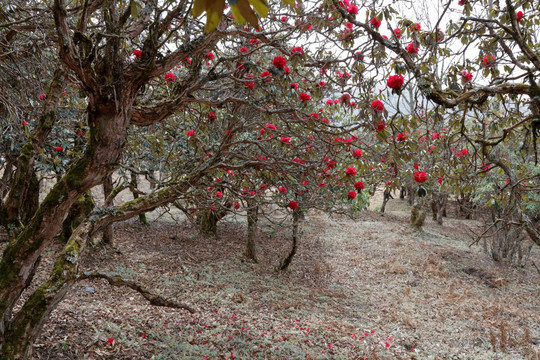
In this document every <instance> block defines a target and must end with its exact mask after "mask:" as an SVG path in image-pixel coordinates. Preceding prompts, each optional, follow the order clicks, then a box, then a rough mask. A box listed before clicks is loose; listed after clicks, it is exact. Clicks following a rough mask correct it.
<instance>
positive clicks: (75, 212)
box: [60, 191, 96, 242]
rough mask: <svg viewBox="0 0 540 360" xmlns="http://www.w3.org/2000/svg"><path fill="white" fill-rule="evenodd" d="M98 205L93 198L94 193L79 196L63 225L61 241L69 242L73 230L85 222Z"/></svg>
mask: <svg viewBox="0 0 540 360" xmlns="http://www.w3.org/2000/svg"><path fill="white" fill-rule="evenodd" d="M95 206H96V203H95V202H94V198H93V197H92V193H91V192H90V191H87V192H86V193H84V194H82V195H81V196H79V198H78V199H77V201H75V203H74V204H73V205H72V206H71V208H70V209H69V212H68V215H67V217H66V218H65V220H64V222H63V223H62V233H61V234H60V241H62V242H67V241H68V240H69V238H70V237H71V235H72V234H73V230H75V229H76V228H77V227H78V226H79V225H80V224H81V223H82V222H83V221H84V219H86V216H88V214H90V212H91V211H92V210H94V207H95Z"/></svg>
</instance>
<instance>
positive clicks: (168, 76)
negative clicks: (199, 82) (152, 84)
mask: <svg viewBox="0 0 540 360" xmlns="http://www.w3.org/2000/svg"><path fill="white" fill-rule="evenodd" d="M165 81H166V82H167V83H168V82H171V81H176V75H174V74H173V73H172V72H171V71H169V72H168V73H166V74H165Z"/></svg>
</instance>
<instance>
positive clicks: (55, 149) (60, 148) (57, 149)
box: [53, 146, 64, 152]
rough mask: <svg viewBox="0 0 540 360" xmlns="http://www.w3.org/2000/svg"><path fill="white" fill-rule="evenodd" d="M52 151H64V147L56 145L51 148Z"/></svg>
mask: <svg viewBox="0 0 540 360" xmlns="http://www.w3.org/2000/svg"><path fill="white" fill-rule="evenodd" d="M53 151H56V152H62V151H64V148H63V147H61V146H57V147H55V148H54V149H53Z"/></svg>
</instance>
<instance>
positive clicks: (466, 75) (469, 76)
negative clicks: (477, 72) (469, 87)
mask: <svg viewBox="0 0 540 360" xmlns="http://www.w3.org/2000/svg"><path fill="white" fill-rule="evenodd" d="M461 75H463V78H464V79H465V81H467V82H469V81H471V80H472V79H473V74H471V73H470V72H467V71H466V70H463V71H462V72H461Z"/></svg>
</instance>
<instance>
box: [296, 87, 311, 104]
mask: <svg viewBox="0 0 540 360" xmlns="http://www.w3.org/2000/svg"><path fill="white" fill-rule="evenodd" d="M297 86H298V85H297ZM298 99H299V100H300V101H309V100H310V99H311V96H310V95H309V94H306V93H305V92H303V93H300V95H298Z"/></svg>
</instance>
